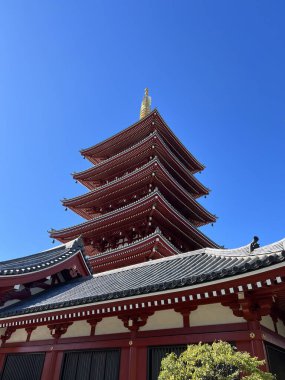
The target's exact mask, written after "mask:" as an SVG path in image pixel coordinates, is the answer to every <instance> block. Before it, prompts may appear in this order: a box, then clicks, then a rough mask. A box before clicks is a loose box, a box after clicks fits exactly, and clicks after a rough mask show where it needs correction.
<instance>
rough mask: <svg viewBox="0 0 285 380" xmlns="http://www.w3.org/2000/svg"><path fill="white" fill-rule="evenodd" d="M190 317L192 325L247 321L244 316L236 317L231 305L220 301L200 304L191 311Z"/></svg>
mask: <svg viewBox="0 0 285 380" xmlns="http://www.w3.org/2000/svg"><path fill="white" fill-rule="evenodd" d="M189 319H190V327H194V326H207V325H221V324H226V323H241V322H245V320H244V319H243V318H241V317H236V316H235V315H234V314H233V312H232V310H231V309H230V308H229V307H226V306H222V305H221V304H220V303H213V304H209V305H200V306H198V308H197V309H196V310H194V311H192V312H191V313H190V318H189Z"/></svg>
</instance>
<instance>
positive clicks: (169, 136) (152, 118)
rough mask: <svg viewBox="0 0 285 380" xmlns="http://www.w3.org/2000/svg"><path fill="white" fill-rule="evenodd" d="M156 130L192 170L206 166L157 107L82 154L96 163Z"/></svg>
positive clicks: (84, 150)
mask: <svg viewBox="0 0 285 380" xmlns="http://www.w3.org/2000/svg"><path fill="white" fill-rule="evenodd" d="M154 130H158V131H159V133H160V134H161V135H162V136H163V138H164V140H165V141H166V143H167V145H168V147H169V149H171V150H172V152H173V153H174V154H175V155H176V156H177V157H178V158H179V159H180V160H181V161H182V162H183V163H184V165H185V166H186V167H187V168H188V169H189V170H190V171H191V172H198V171H201V170H203V169H204V166H203V165H202V164H201V163H200V162H199V161H198V160H197V159H196V158H195V157H194V156H193V155H192V154H191V153H190V152H189V151H188V150H187V149H186V148H185V146H184V145H183V144H182V143H181V141H180V140H179V139H178V138H177V137H176V136H175V135H174V133H173V132H172V131H171V129H170V128H169V127H168V125H167V124H166V122H165V121H164V120H163V118H162V117H161V115H160V114H159V112H158V110H157V109H154V110H153V111H152V112H151V113H150V114H148V115H147V116H146V117H145V118H143V119H141V120H139V121H138V122H136V123H134V124H132V125H131V126H130V127H128V128H126V129H124V130H123V131H120V132H119V133H117V134H115V135H113V136H112V137H109V138H108V139H106V140H104V141H102V142H100V143H98V144H96V145H93V146H92V147H90V148H87V149H82V150H81V154H82V155H83V156H84V157H86V158H88V159H89V160H90V161H91V162H93V163H94V164H96V163H97V162H98V158H101V159H106V158H108V157H110V156H113V155H115V154H117V153H119V152H121V151H123V150H125V149H127V148H128V147H129V146H130V145H134V144H136V143H137V142H139V141H141V140H143V139H144V138H145V137H146V136H148V135H149V134H150V133H151V132H153V131H154Z"/></svg>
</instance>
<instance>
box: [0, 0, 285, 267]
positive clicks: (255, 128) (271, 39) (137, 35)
mask: <svg viewBox="0 0 285 380" xmlns="http://www.w3.org/2000/svg"><path fill="white" fill-rule="evenodd" d="M284 16H285V3H284V2H283V1H278V0H274V1H269V0H268V1H263V0H258V1H254V0H251V1H228V0H227V1H220V0H216V1H212V0H211V1H210V0H209V1H207V0H204V1H198V0H197V1H191V0H185V1H182V0H181V1H179V0H178V1H169V0H155V1H153V0H152V1H149V0H145V1H124V0H121V1H115V0H113V1H84V2H83V1H68V2H66V1H55V0H51V1H30V0H27V1H25V2H24V1H17V0H15V1H3V2H1V5H0V54H1V56H0V137H1V142H2V144H1V149H0V162H1V197H0V210H1V218H0V224H1V252H0V259H2V260H5V259H8V258H10V257H11V258H12V257H17V256H22V255H26V254H31V253H34V252H37V251H39V250H42V249H47V248H49V247H51V246H52V243H51V239H50V238H49V236H48V233H47V230H48V229H50V228H51V227H53V228H62V227H67V226H70V225H73V224H76V223H78V222H79V221H80V220H81V219H80V218H79V217H78V216H76V215H73V213H72V212H71V211H67V212H65V211H64V208H63V207H62V206H61V203H60V199H62V198H63V197H66V198H69V197H73V196H75V195H79V194H82V193H84V192H85V191H86V190H85V189H84V187H83V186H81V185H80V184H75V183H74V181H73V179H72V177H71V176H70V173H71V172H73V171H80V170H83V169H85V168H87V167H89V164H88V162H87V161H86V160H83V159H82V157H81V156H80V154H79V152H78V151H79V150H80V149H81V148H85V147H89V146H91V145H93V144H95V143H97V142H99V141H101V140H103V139H104V138H107V137H109V136H111V135H112V134H114V133H116V132H118V131H120V130H121V129H123V128H125V127H127V126H129V125H130V124H132V123H134V122H135V121H137V119H138V115H139V107H140V102H141V99H142V96H143V90H144V88H145V87H146V86H148V87H149V89H150V95H151V96H152V99H153V106H154V107H157V108H158V109H159V111H160V113H161V114H162V116H163V117H164V118H165V120H166V122H167V123H168V125H169V126H170V127H171V128H172V130H173V131H174V133H175V134H176V135H177V136H178V137H179V138H180V139H181V140H182V141H183V143H184V144H185V146H186V147H187V148H188V149H189V150H190V151H191V152H192V153H193V154H194V155H195V156H196V157H197V158H198V159H199V160H200V161H201V162H202V163H204V164H205V165H206V169H205V170H204V172H203V173H202V174H198V178H199V179H200V180H201V181H202V182H203V183H204V184H205V185H206V186H208V187H209V188H210V189H211V190H212V192H211V194H210V196H209V197H208V198H207V199H201V202H202V203H203V205H204V206H205V207H206V208H208V209H209V210H210V211H211V212H213V213H215V214H216V215H218V217H219V219H218V222H217V223H216V224H215V226H214V227H211V226H209V227H206V228H203V231H204V232H205V233H206V234H208V235H209V236H210V237H211V238H212V239H213V240H215V241H217V242H218V243H219V244H221V245H225V246H226V247H237V246H241V245H244V244H247V243H248V242H249V241H250V240H251V238H252V236H253V235H258V236H259V237H260V242H261V244H262V245H264V244H268V243H271V242H273V241H276V240H279V239H281V238H283V237H284V236H285V222H284V209H285V207H284V206H285V204H284V203H285V202H284V199H285V198H284V188H285V176H284V163H285V159H284V145H285V92H284V89H285V74H284V73H285V70H284V67H285V49H284V45H285V24H284Z"/></svg>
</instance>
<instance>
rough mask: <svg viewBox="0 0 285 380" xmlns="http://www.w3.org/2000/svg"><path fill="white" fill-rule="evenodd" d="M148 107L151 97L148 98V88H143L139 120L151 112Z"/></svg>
mask: <svg viewBox="0 0 285 380" xmlns="http://www.w3.org/2000/svg"><path fill="white" fill-rule="evenodd" d="M150 106H151V97H150V96H148V88H145V90H144V97H143V101H142V104H141V110H140V119H143V118H144V117H146V116H147V115H148V114H149V113H150V111H151V109H150Z"/></svg>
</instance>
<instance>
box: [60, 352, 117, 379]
mask: <svg viewBox="0 0 285 380" xmlns="http://www.w3.org/2000/svg"><path fill="white" fill-rule="evenodd" d="M119 369H120V351H119V350H105V351H99V350H98V351H97V350H96V351H72V352H66V353H65V354H64V359H63V363H62V370H61V377H60V378H61V380H118V379H119Z"/></svg>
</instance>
